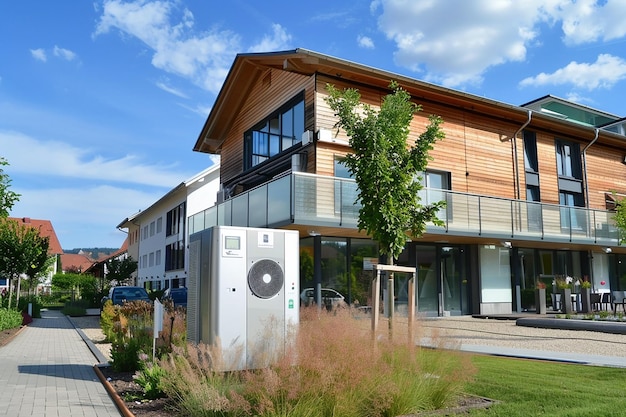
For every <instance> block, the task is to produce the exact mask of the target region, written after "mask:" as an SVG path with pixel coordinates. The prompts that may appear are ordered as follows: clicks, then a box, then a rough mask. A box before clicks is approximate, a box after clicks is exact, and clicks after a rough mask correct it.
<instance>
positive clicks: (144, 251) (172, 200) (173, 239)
mask: <svg viewBox="0 0 626 417" xmlns="http://www.w3.org/2000/svg"><path fill="white" fill-rule="evenodd" d="M219 183H220V166H219V163H217V164H215V165H212V166H211V167H209V168H207V169H205V170H204V171H202V172H200V173H199V174H197V175H196V176H194V177H192V178H190V179H188V180H186V181H183V182H182V183H180V184H179V185H178V186H176V187H174V188H173V189H172V190H171V191H169V192H168V193H167V194H165V195H164V196H163V197H161V198H160V199H159V200H158V201H156V202H155V203H154V204H153V205H151V206H150V207H148V208H147V209H146V210H142V211H140V212H139V213H135V214H134V215H132V216H130V217H128V218H126V219H124V220H123V221H122V222H121V223H120V224H119V225H118V226H117V227H118V228H119V229H127V231H128V255H129V256H131V257H132V258H133V259H134V260H136V261H137V267H138V268H137V273H136V276H135V277H134V278H135V284H136V285H140V286H144V287H146V288H148V289H153V290H161V289H165V288H169V287H173V288H177V287H184V286H186V285H187V273H188V271H187V265H188V263H189V261H188V251H187V250H186V247H187V242H188V240H189V239H188V238H189V227H188V224H187V218H188V217H189V216H192V215H194V214H196V213H199V212H201V211H203V210H206V209H207V208H209V207H212V206H214V205H215V202H216V199H217V193H218V191H219Z"/></svg>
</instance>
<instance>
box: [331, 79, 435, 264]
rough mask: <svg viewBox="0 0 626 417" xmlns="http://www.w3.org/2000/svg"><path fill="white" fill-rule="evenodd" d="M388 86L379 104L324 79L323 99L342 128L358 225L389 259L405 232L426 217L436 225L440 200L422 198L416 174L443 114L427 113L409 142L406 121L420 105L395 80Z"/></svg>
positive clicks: (421, 227)
mask: <svg viewBox="0 0 626 417" xmlns="http://www.w3.org/2000/svg"><path fill="white" fill-rule="evenodd" d="M390 88H391V90H392V93H390V94H388V95H387V96H385V98H384V99H383V102H382V104H381V106H380V109H379V110H376V109H374V108H373V107H372V106H369V105H367V104H363V103H361V95H360V93H359V92H358V91H357V90H356V89H346V90H344V91H340V90H338V89H337V88H335V87H334V86H332V85H328V86H327V90H328V92H329V96H328V97H327V99H326V101H327V103H328V104H329V106H330V108H331V109H332V110H333V111H334V112H335V115H336V116H337V117H338V118H339V121H338V122H337V123H336V125H335V127H336V128H337V129H339V128H341V129H343V130H344V131H345V132H346V134H347V136H348V138H349V141H350V147H351V148H352V153H350V154H348V155H347V156H346V157H345V159H344V160H343V161H344V163H345V165H346V167H347V168H348V170H349V172H350V173H351V174H352V176H353V178H354V179H355V181H356V184H357V186H358V195H357V201H358V202H359V203H361V209H360V211H359V219H358V228H359V230H365V231H366V232H367V233H368V235H370V236H371V237H372V238H373V239H375V240H376V241H377V242H378V243H379V245H380V252H381V254H383V255H386V256H387V263H388V264H390V265H393V264H394V260H395V259H397V257H398V256H399V255H400V253H401V252H402V250H403V249H404V246H405V245H406V242H407V238H408V237H409V236H408V235H407V233H409V234H410V236H411V237H413V238H416V237H419V236H421V235H422V234H423V233H424V231H425V229H426V224H427V223H428V222H432V223H434V224H436V225H442V222H441V220H439V219H438V218H437V211H438V210H440V209H441V208H443V207H444V205H445V203H444V202H436V203H431V204H422V202H421V199H420V196H419V193H420V190H422V188H423V186H422V182H421V175H422V174H423V172H424V171H425V169H426V166H427V164H428V161H429V160H430V159H431V158H430V157H429V155H428V152H429V151H431V150H432V149H433V144H434V143H435V142H436V141H438V140H441V139H443V138H444V132H443V131H442V130H441V128H440V126H441V124H442V123H443V120H442V119H441V118H440V117H438V116H430V117H429V121H430V122H429V124H428V126H427V127H426V130H425V131H424V132H423V133H422V134H420V135H419V137H418V138H417V140H416V141H415V143H414V144H412V146H410V147H409V144H408V143H407V140H408V137H409V133H410V123H411V120H412V119H413V115H414V114H415V113H416V112H418V111H421V106H418V105H417V104H415V103H413V102H412V101H411V96H410V95H409V93H408V92H407V91H405V90H404V89H402V88H401V87H399V86H398V84H397V83H395V82H392V83H391V85H390Z"/></svg>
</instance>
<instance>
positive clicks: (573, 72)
mask: <svg viewBox="0 0 626 417" xmlns="http://www.w3.org/2000/svg"><path fill="white" fill-rule="evenodd" d="M625 78H626V61H625V60H623V59H622V58H619V57H616V56H612V55H609V54H601V55H599V56H598V59H597V60H596V62H594V63H591V64H589V63H584V62H583V63H578V62H575V61H572V62H570V63H569V64H567V65H566V66H565V67H563V68H559V69H558V70H556V71H554V72H553V73H551V74H548V73H545V72H542V73H541V74H538V75H536V76H534V77H528V78H525V79H524V80H522V81H521V82H520V85H521V86H522V87H527V86H533V87H537V86H543V85H563V84H572V85H574V86H576V87H578V88H582V89H586V90H594V89H596V88H610V87H612V86H613V85H614V84H615V83H617V82H618V81H621V80H623V79H625Z"/></svg>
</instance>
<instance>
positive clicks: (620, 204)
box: [613, 193, 626, 244]
mask: <svg viewBox="0 0 626 417" xmlns="http://www.w3.org/2000/svg"><path fill="white" fill-rule="evenodd" d="M613 195H614V196H616V194H615V193H613ZM613 219H614V221H615V226H617V229H618V230H619V232H620V234H619V243H620V244H622V243H624V242H626V198H621V199H616V206H615V216H614V217H613Z"/></svg>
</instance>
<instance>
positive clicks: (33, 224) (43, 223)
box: [0, 217, 63, 293]
mask: <svg viewBox="0 0 626 417" xmlns="http://www.w3.org/2000/svg"><path fill="white" fill-rule="evenodd" d="M7 220H10V221H15V222H17V223H18V224H19V225H20V226H21V227H30V228H33V229H37V230H39V236H42V237H47V238H48V255H49V256H50V257H51V258H54V262H52V266H51V268H50V270H49V271H48V273H47V274H46V275H45V276H44V277H42V278H41V280H40V283H39V285H38V286H37V293H48V292H50V288H51V287H52V276H53V275H54V274H56V273H57V272H59V264H60V259H61V256H62V255H63V248H61V243H60V242H59V238H58V237H57V234H56V232H55V231H54V227H53V226H52V222H51V221H50V220H41V219H31V218H30V217H20V218H18V217H8V218H7ZM8 285H9V283H8V279H7V278H6V277H0V292H2V291H3V290H4V289H6V290H7V291H8V290H9V286H8Z"/></svg>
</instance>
